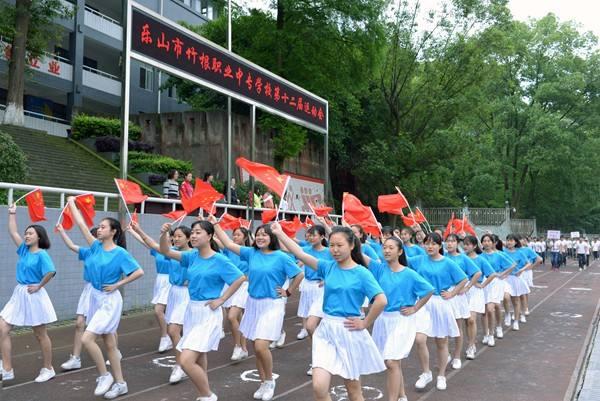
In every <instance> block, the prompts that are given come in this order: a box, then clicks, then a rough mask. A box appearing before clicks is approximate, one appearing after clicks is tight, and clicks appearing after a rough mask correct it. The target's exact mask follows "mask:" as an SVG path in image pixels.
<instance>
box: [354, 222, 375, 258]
mask: <svg viewBox="0 0 600 401" xmlns="http://www.w3.org/2000/svg"><path fill="white" fill-rule="evenodd" d="M350 228H352V232H354V235H356V237H357V238H358V239H359V240H360V243H361V246H360V249H361V250H362V253H363V254H365V255H367V256H368V257H370V258H371V259H374V260H376V261H378V262H379V261H380V259H379V256H378V255H377V252H375V249H373V247H372V246H371V245H369V244H368V243H367V233H366V232H365V230H364V229H363V228H362V226H360V225H358V224H353V225H351V226H350Z"/></svg>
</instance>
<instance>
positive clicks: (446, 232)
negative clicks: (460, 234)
mask: <svg viewBox="0 0 600 401" xmlns="http://www.w3.org/2000/svg"><path fill="white" fill-rule="evenodd" d="M452 233H454V213H452V217H450V220H448V224H446V229H445V230H444V239H446V238H448V235H450V234H452Z"/></svg>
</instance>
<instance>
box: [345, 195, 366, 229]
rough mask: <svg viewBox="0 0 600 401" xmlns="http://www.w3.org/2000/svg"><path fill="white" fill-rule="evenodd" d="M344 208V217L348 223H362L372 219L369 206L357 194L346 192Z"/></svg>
mask: <svg viewBox="0 0 600 401" xmlns="http://www.w3.org/2000/svg"><path fill="white" fill-rule="evenodd" d="M342 210H343V211H344V215H343V216H342V217H343V219H344V220H345V221H346V223H348V224H361V222H365V221H369V220H370V219H371V212H370V211H369V208H368V207H366V206H365V205H363V204H362V202H361V201H360V200H359V199H358V198H357V197H356V196H354V195H352V194H350V193H348V192H344V195H343V198H342ZM361 225H362V224H361Z"/></svg>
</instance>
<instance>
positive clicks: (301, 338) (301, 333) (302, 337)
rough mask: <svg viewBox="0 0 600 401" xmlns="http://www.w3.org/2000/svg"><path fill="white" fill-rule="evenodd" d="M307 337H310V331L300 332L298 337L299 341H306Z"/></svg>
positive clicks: (303, 330)
mask: <svg viewBox="0 0 600 401" xmlns="http://www.w3.org/2000/svg"><path fill="white" fill-rule="evenodd" d="M306 337H308V331H306V329H302V330H300V333H298V335H297V336H296V338H297V339H298V340H304V339H305V338H306Z"/></svg>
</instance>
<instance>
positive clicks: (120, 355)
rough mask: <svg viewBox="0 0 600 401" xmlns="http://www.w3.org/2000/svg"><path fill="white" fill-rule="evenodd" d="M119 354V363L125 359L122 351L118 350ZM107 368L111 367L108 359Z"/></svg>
mask: <svg viewBox="0 0 600 401" xmlns="http://www.w3.org/2000/svg"><path fill="white" fill-rule="evenodd" d="M117 353H118V354H119V361H120V360H121V359H123V354H121V351H119V350H117ZM106 366H110V361H109V360H108V359H107V360H106Z"/></svg>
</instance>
